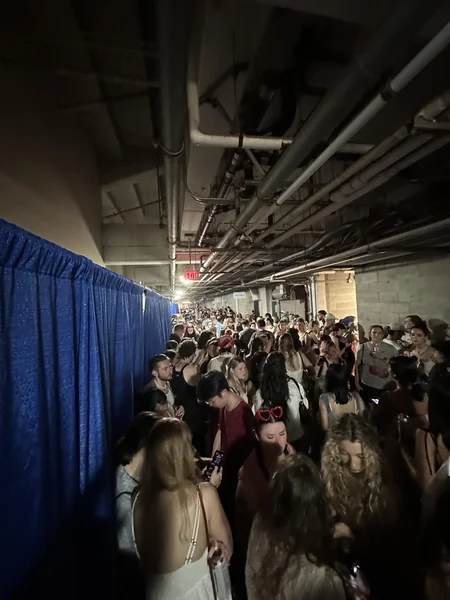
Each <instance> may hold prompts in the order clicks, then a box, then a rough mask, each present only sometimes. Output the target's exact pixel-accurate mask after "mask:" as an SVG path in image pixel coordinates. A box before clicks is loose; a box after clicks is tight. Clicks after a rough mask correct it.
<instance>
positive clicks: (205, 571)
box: [132, 492, 214, 600]
mask: <svg viewBox="0 0 450 600" xmlns="http://www.w3.org/2000/svg"><path fill="white" fill-rule="evenodd" d="M136 499H137V496H136V498H135V500H134V502H133V514H132V517H133V518H132V523H133V525H132V527H133V541H134V548H135V551H136V556H137V557H138V558H139V560H140V558H141V557H140V555H139V550H138V548H137V545H136V536H135V529H134V509H135V506H136ZM201 514H202V510H201V502H200V492H197V500H196V504H195V517H194V527H193V530H192V536H191V541H190V543H189V547H188V550H187V553H186V558H185V561H184V565H183V566H182V567H180V568H179V569H177V570H176V571H172V572H171V573H147V574H146V575H147V593H146V600H185V599H186V600H214V591H213V587H212V583H211V574H210V571H209V566H208V548H206V550H205V552H204V553H203V555H202V556H201V557H200V558H199V559H197V560H196V561H193V557H194V554H195V549H196V547H197V540H198V533H199V530H200V518H201Z"/></svg>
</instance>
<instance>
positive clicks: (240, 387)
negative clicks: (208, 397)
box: [227, 356, 247, 396]
mask: <svg viewBox="0 0 450 600" xmlns="http://www.w3.org/2000/svg"><path fill="white" fill-rule="evenodd" d="M241 363H245V360H244V359H243V358H241V357H240V356H236V357H235V358H231V359H230V360H229V361H228V363H227V381H228V385H229V386H230V388H232V389H233V390H234V391H235V392H236V394H239V395H240V396H241V395H242V394H246V393H247V386H246V383H242V381H239V379H238V378H237V377H236V375H235V374H234V369H235V368H236V367H237V366H238V365H239V364H241Z"/></svg>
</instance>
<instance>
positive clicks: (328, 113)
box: [205, 0, 446, 268]
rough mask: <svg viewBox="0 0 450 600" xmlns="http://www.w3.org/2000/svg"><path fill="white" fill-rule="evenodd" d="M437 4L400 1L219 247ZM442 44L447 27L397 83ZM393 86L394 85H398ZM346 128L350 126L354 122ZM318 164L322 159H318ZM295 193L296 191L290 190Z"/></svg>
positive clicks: (400, 84)
mask: <svg viewBox="0 0 450 600" xmlns="http://www.w3.org/2000/svg"><path fill="white" fill-rule="evenodd" d="M434 8H435V3H430V2H429V1H427V0H404V1H403V2H401V3H398V4H394V9H393V10H392V12H391V14H390V18H389V19H388V20H387V21H386V22H385V23H383V27H381V28H379V29H377V32H376V34H375V35H374V36H373V37H372V39H371V40H370V42H369V43H368V45H367V46H366V48H365V50H364V51H363V52H362V53H361V54H358V55H357V56H356V57H355V59H354V60H353V61H352V64H351V66H350V68H349V69H348V70H347V73H346V74H345V75H344V76H343V77H342V78H341V80H340V82H339V84H338V85H337V86H336V87H335V88H333V89H332V90H330V91H329V92H328V93H327V95H326V96H325V98H324V99H323V100H322V101H321V102H320V104H319V105H318V107H317V108H316V110H315V111H314V112H313V114H312V115H311V117H310V118H309V119H308V120H307V122H306V123H305V124H304V125H303V127H302V128H301V129H300V131H299V133H298V134H297V135H296V137H295V138H294V140H293V143H292V144H291V145H290V146H289V147H288V148H287V150H286V151H285V152H284V154H283V155H282V157H281V158H280V160H279V161H278V162H277V163H276V164H275V166H274V167H273V168H272V169H271V170H270V171H269V172H268V173H267V175H266V176H265V178H264V180H263V181H262V183H261V185H260V186H259V188H258V190H257V192H256V193H255V194H254V195H253V197H252V198H251V200H250V202H248V204H247V205H246V207H245V209H244V210H243V211H242V212H241V213H240V214H239V216H238V218H237V219H236V222H235V224H234V226H233V227H232V228H230V229H229V230H228V231H227V232H226V234H225V235H224V236H223V237H222V238H221V240H220V241H219V243H218V246H219V247H221V248H225V247H226V246H227V245H229V244H230V242H231V241H232V240H233V239H234V238H236V236H237V235H238V234H239V233H240V232H241V231H242V229H243V228H244V227H245V226H247V224H248V222H249V221H250V219H251V217H252V216H253V215H254V213H255V212H256V211H257V209H258V208H259V204H260V202H261V198H266V197H268V198H271V197H272V196H273V194H274V193H275V192H276V191H277V189H278V188H279V186H280V185H281V184H282V183H283V182H284V181H285V180H286V179H287V177H289V175H290V174H291V173H292V172H293V171H294V170H295V169H296V168H297V167H298V165H299V164H302V163H303V162H304V161H305V160H306V159H307V158H308V156H310V154H311V152H313V150H314V149H315V147H316V146H317V144H318V143H319V142H321V141H323V140H326V139H328V138H329V136H330V135H331V134H332V132H333V130H334V129H335V128H336V127H337V126H338V125H339V123H341V122H342V121H343V120H344V119H345V118H346V117H347V116H348V114H349V113H350V111H351V109H352V108H353V106H354V105H355V103H356V102H357V101H358V100H359V99H360V98H361V97H362V95H363V94H364V92H366V91H367V90H368V89H370V88H371V87H372V86H373V85H374V84H375V83H377V81H378V80H379V78H380V76H381V75H382V73H383V71H384V69H385V66H386V63H388V62H390V60H391V58H392V52H393V50H394V49H396V51H397V52H398V51H399V41H401V45H402V46H403V48H405V47H407V46H408V45H409V42H410V40H411V38H412V37H413V35H414V34H415V33H416V32H417V30H418V29H420V27H421V26H422V25H423V22H424V20H426V18H427V17H429V16H430V14H432V12H434ZM444 37H445V36H444ZM437 42H440V44H439V47H438V48H435V46H436V43H437ZM441 45H442V33H441V34H438V36H437V37H436V38H433V40H431V42H430V43H429V44H428V45H427V46H426V49H424V50H425V56H423V54H424V51H422V52H421V53H419V55H418V56H417V57H416V58H415V59H414V60H413V61H412V62H411V63H409V64H408V67H407V68H406V69H404V70H403V71H402V72H401V74H400V75H401V77H400V78H398V77H397V88H399V89H403V87H405V86H406V85H407V83H408V82H409V81H410V80H411V79H412V77H410V79H409V80H408V79H407V78H406V79H405V71H406V74H408V73H409V74H411V70H412V71H413V74H412V76H415V75H416V74H417V73H418V72H419V71H420V70H421V69H423V68H424V67H425V66H426V64H428V63H429V62H430V60H432V58H434V56H436V55H437V54H438V53H439V52H440V51H441V50H442V49H443V48H442V47H440V46H441ZM445 45H446V43H445ZM444 47H445V46H444ZM417 59H419V63H420V64H419V65H416V63H417ZM422 62H423V64H422ZM414 67H416V68H414ZM418 67H420V68H418ZM391 89H392V91H394V89H395V88H391ZM380 101H381V103H380V108H381V106H384V101H382V99H381V98H380ZM358 116H359V121H361V113H360V115H358ZM354 122H355V120H353V121H352V123H354ZM361 127H362V123H361V124H360V126H359V127H358V128H357V129H356V131H359V129H360V128H361ZM346 130H347V131H349V130H348V128H346ZM352 135H353V134H352ZM349 139H350V137H346V139H345V140H344V139H341V140H340V144H341V145H340V146H339V147H341V146H342V144H343V143H346V142H348V141H349ZM320 156H321V157H322V158H323V157H324V156H325V154H324V153H322V154H321V155H320ZM326 160H327V159H326ZM315 162H316V161H315ZM324 162H325V161H324ZM318 164H319V163H317V162H316V165H318ZM321 164H323V162H322V163H321ZM317 168H319V167H317ZM316 170H317V169H316ZM314 172H315V171H314ZM311 174H312V173H311ZM305 181H306V179H305ZM288 189H289V188H288ZM290 194H291V191H290V192H289V195H290ZM213 261H214V255H211V257H210V258H209V259H208V260H207V261H206V263H205V268H208V267H209V265H211V264H212V262H213Z"/></svg>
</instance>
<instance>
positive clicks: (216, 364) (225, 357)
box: [208, 352, 235, 374]
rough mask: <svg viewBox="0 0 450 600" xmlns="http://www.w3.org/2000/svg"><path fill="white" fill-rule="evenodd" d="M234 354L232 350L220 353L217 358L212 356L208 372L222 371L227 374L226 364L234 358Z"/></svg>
mask: <svg viewBox="0 0 450 600" xmlns="http://www.w3.org/2000/svg"><path fill="white" fill-rule="evenodd" d="M234 356H235V355H234V354H232V353H231V352H224V353H223V354H219V356H216V357H215V358H212V359H211V360H210V361H209V363H208V373H209V372H210V371H220V372H221V373H223V374H225V371H226V365H227V363H228V361H229V360H230V358H234Z"/></svg>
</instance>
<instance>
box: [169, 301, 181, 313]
mask: <svg viewBox="0 0 450 600" xmlns="http://www.w3.org/2000/svg"><path fill="white" fill-rule="evenodd" d="M179 312H180V309H179V308H178V304H174V303H173V302H171V304H170V314H171V315H177V314H178V313H179Z"/></svg>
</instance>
